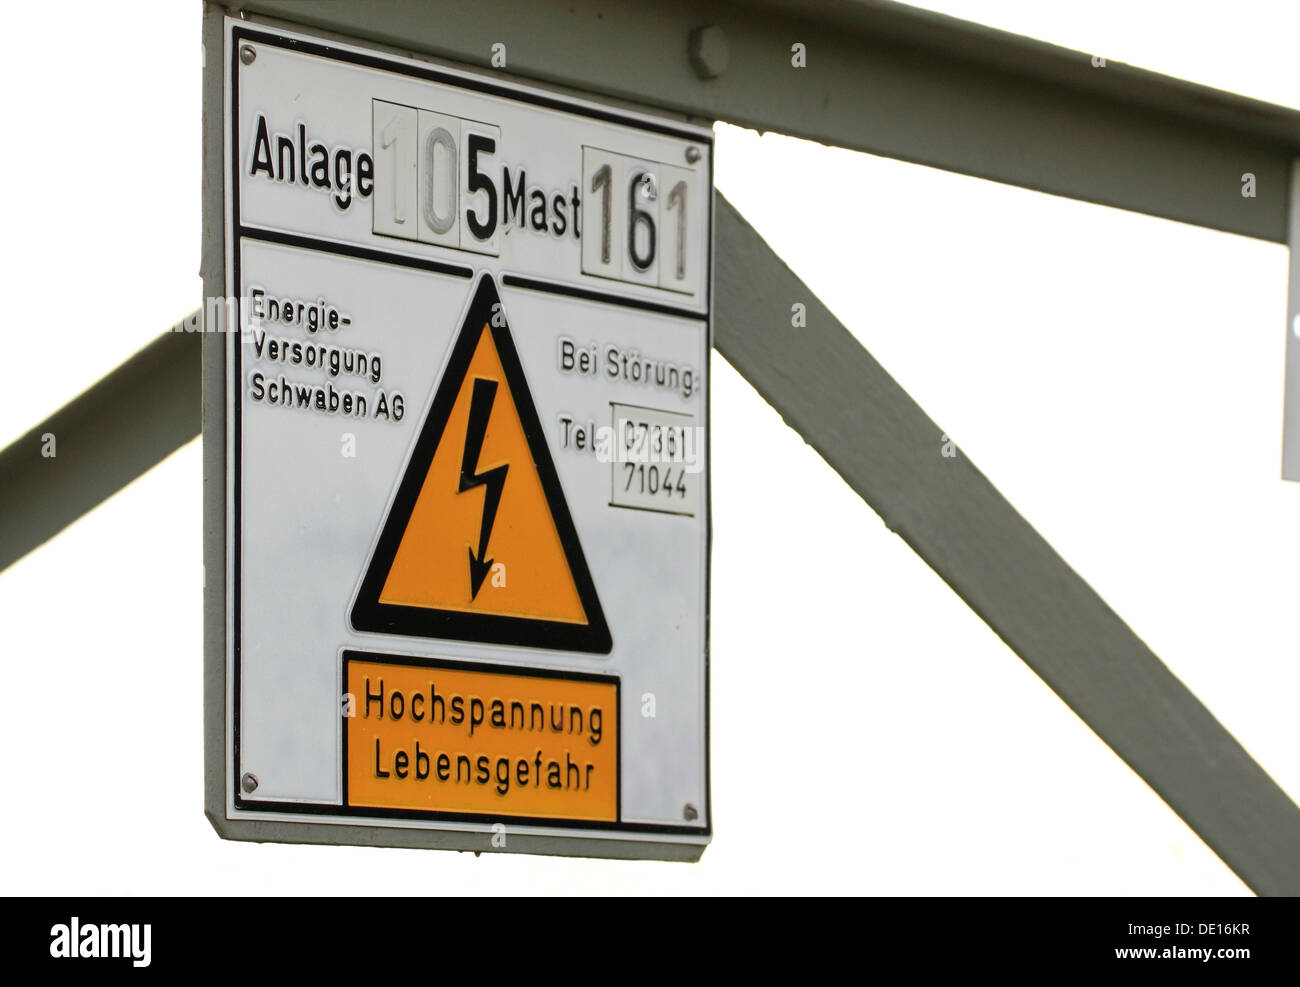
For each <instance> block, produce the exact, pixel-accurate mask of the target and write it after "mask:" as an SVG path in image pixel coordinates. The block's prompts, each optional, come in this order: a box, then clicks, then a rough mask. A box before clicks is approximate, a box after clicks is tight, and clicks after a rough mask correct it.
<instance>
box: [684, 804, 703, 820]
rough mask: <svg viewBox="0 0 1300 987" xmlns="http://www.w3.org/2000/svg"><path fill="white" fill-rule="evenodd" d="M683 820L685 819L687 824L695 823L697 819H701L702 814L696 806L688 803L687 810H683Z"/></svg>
mask: <svg viewBox="0 0 1300 987" xmlns="http://www.w3.org/2000/svg"><path fill="white" fill-rule="evenodd" d="M682 818H683V819H685V820H686V821H687V822H694V821H695V820H696V819H699V818H700V813H699V811H698V810H697V809H696V808H695V806H693V805H691V804H690V803H689V802H687V803H686V808H684V809H683V810H682Z"/></svg>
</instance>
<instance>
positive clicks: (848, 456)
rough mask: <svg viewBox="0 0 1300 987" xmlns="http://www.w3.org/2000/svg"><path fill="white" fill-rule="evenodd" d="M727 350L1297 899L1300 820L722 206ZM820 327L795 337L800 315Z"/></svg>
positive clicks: (1192, 807) (1174, 797) (1235, 851)
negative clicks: (799, 311) (800, 310)
mask: <svg viewBox="0 0 1300 987" xmlns="http://www.w3.org/2000/svg"><path fill="white" fill-rule="evenodd" d="M715 201H716V231H717V233H716V236H717V243H716V258H717V259H716V262H715V263H716V267H715V273H714V313H715V315H714V345H715V346H716V347H717V349H718V352H720V353H721V354H722V355H723V356H724V357H726V358H727V361H728V362H729V363H731V364H732V366H734V367H735V368H736V369H737V370H739V371H740V373H741V374H743V375H744V376H745V378H746V379H747V380H749V382H750V383H751V384H753V385H754V387H755V388H756V389H757V390H758V392H759V393H760V394H761V395H763V397H764V398H765V399H766V400H767V401H768V402H769V403H770V404H771V405H772V406H773V407H774V408H776V410H777V411H779V412H780V413H781V415H782V417H783V418H784V419H785V421H786V423H787V424H788V425H789V426H790V427H791V428H793V429H794V430H795V431H796V432H798V433H799V434H800V435H801V436H803V438H804V439H805V440H806V441H807V442H808V443H809V444H810V445H811V446H812V447H813V448H814V449H816V450H817V452H818V453H819V454H820V455H821V456H822V457H823V458H824V459H825V460H826V461H827V462H828V463H830V465H831V466H832V467H834V469H835V470H836V471H837V472H838V473H839V474H840V476H842V477H843V478H844V480H845V482H846V483H848V485H849V486H850V487H852V488H853V489H854V490H855V491H856V492H857V493H858V494H860V495H861V496H862V498H863V499H864V500H865V501H866V502H867V503H868V504H870V505H871V506H872V507H873V508H874V509H875V511H876V512H877V513H878V514H879V515H880V516H881V517H882V518H883V519H884V521H885V524H886V525H887V526H888V527H889V528H890V530H892V531H893V532H895V533H896V534H897V535H899V536H900V537H901V538H902V539H903V540H904V541H905V542H907V544H908V545H909V546H911V548H912V550H913V551H915V552H916V553H917V554H918V555H919V556H921V558H922V559H924V560H925V562H926V563H927V564H928V565H929V566H930V567H931V568H932V569H934V571H935V572H936V573H938V574H939V576H940V577H942V579H943V580H944V582H946V583H947V584H948V585H949V586H950V587H952V589H953V591H954V592H956V594H957V595H958V596H960V597H961V598H962V599H963V600H965V601H966V603H967V604H968V605H969V606H970V608H971V609H972V610H974V611H975V612H976V613H977V614H979V616H980V617H981V619H983V620H984V622H985V623H987V624H988V625H989V627H991V628H992V629H993V630H994V631H995V632H996V633H997V635H998V636H999V637H1001V638H1002V640H1003V641H1005V642H1006V643H1007V645H1008V646H1009V647H1010V648H1011V649H1012V650H1013V651H1015V652H1016V654H1018V655H1019V656H1020V657H1021V658H1022V659H1023V660H1024V662H1025V663H1026V664H1027V665H1029V667H1030V668H1032V669H1033V670H1034V671H1035V672H1036V673H1037V674H1038V675H1039V676H1040V677H1041V678H1042V679H1043V680H1044V681H1045V682H1046V683H1047V684H1048V685H1049V686H1050V687H1051V688H1052V689H1053V691H1055V692H1056V694H1057V695H1058V696H1060V697H1061V698H1062V699H1063V700H1065V702H1066V703H1067V704H1069V706H1070V707H1071V708H1072V709H1073V710H1074V711H1075V712H1076V713H1077V714H1078V715H1079V716H1080V717H1081V718H1082V719H1083V721H1084V722H1085V723H1087V724H1088V726H1090V727H1091V728H1092V729H1093V731H1094V732H1095V733H1096V734H1097V735H1098V736H1099V737H1101V739H1102V740H1104V741H1105V742H1106V744H1107V745H1109V746H1110V748H1111V749H1112V750H1113V751H1115V753H1116V754H1118V755H1119V756H1120V757H1121V758H1123V759H1124V760H1125V761H1126V762H1127V763H1128V765H1129V766H1130V767H1131V768H1132V769H1133V770H1134V771H1136V772H1137V773H1138V774H1139V775H1141V776H1142V778H1143V779H1145V780H1146V782H1147V784H1149V785H1150V786H1151V787H1152V788H1153V789H1155V791H1156V793H1157V794H1159V795H1160V797H1161V798H1163V799H1164V800H1165V801H1166V802H1167V803H1168V804H1169V806H1170V807H1171V808H1172V809H1173V810H1174V811H1175V812H1176V813H1178V815H1180V816H1181V817H1182V818H1183V820H1184V821H1185V822H1186V823H1187V824H1188V825H1189V826H1190V827H1191V828H1192V829H1193V830H1195V831H1196V832H1197V833H1198V834H1199V835H1200V837H1201V838H1202V839H1203V840H1204V841H1205V842H1206V843H1207V844H1208V845H1209V846H1210V848H1211V849H1213V850H1214V852H1215V853H1217V854H1218V855H1219V856H1220V857H1221V858H1222V859H1223V861H1224V863H1226V864H1227V865H1228V866H1229V867H1231V868H1232V870H1233V871H1235V872H1236V873H1237V875H1238V876H1239V877H1240V878H1241V879H1242V880H1243V881H1245V882H1246V884H1247V885H1249V886H1250V887H1251V888H1252V889H1253V890H1255V891H1256V892H1257V893H1259V894H1267V895H1297V894H1300V809H1298V808H1297V807H1296V806H1295V804H1294V803H1293V802H1292V801H1291V800H1290V799H1289V798H1288V797H1287V795H1286V793H1285V792H1283V791H1282V789H1281V788H1279V787H1278V785H1277V783H1276V782H1274V781H1273V779H1272V778H1270V777H1269V776H1268V774H1267V773H1266V772H1265V771H1264V769H1263V768H1261V767H1260V766H1259V765H1258V764H1256V763H1255V761H1254V760H1252V758H1251V756H1250V755H1249V754H1248V753H1246V751H1245V749H1244V748H1242V746H1241V745H1240V744H1239V743H1238V742H1237V741H1236V740H1235V739H1234V738H1233V737H1232V735H1231V734H1229V733H1228V731H1227V730H1225V729H1224V728H1223V726H1222V725H1221V724H1220V723H1219V722H1218V721H1217V720H1216V719H1215V718H1214V716H1213V715H1212V714H1211V713H1210V711H1209V710H1208V709H1206V708H1205V706H1204V705H1202V704H1201V702H1200V701H1199V700H1198V699H1197V698H1196V697H1195V696H1194V695H1192V693H1191V692H1190V691H1189V690H1188V689H1187V687H1186V686H1185V685H1183V684H1182V683H1181V682H1180V681H1178V679H1177V678H1175V677H1174V675H1173V673H1172V672H1170V671H1169V669H1168V668H1166V667H1165V665H1164V664H1163V663H1162V662H1161V661H1160V659H1159V658H1157V657H1156V656H1155V654H1153V653H1152V652H1151V650H1150V649H1149V648H1148V647H1147V646H1146V645H1145V644H1143V643H1142V641H1141V639H1140V638H1139V637H1138V636H1137V635H1136V634H1134V633H1133V631H1132V630H1130V629H1129V627H1128V626H1127V625H1126V624H1125V623H1124V622H1123V620H1121V619H1120V618H1119V617H1118V616H1117V615H1116V614H1115V613H1114V611H1112V610H1111V609H1110V608H1109V607H1108V606H1107V605H1106V603H1105V601H1103V600H1102V599H1101V597H1100V596H1098V595H1097V593H1096V592H1095V591H1094V590H1093V589H1092V588H1091V587H1090V586H1088V584H1087V583H1086V582H1084V581H1083V579H1082V578H1080V576H1079V575H1078V574H1077V573H1076V572H1075V571H1074V570H1073V569H1071V568H1070V567H1069V565H1067V564H1066V562H1065V561H1064V560H1063V559H1062V558H1061V557H1060V556H1059V555H1057V554H1056V552H1055V551H1054V550H1053V549H1052V547H1051V546H1050V545H1049V544H1048V543H1047V542H1046V541H1045V540H1044V539H1043V537H1042V536H1041V535H1040V534H1039V533H1038V532H1037V531H1035V530H1034V528H1033V527H1032V526H1031V525H1030V524H1029V522H1028V521H1026V520H1025V519H1024V518H1022V517H1021V516H1020V515H1019V514H1018V513H1017V512H1016V510H1015V508H1014V507H1012V506H1011V504H1009V503H1008V502H1007V501H1006V499H1005V498H1003V496H1002V495H1001V494H1000V493H998V491H997V489H996V488H995V487H994V486H993V484H991V483H990V482H989V481H988V480H987V479H986V478H985V477H984V475H983V474H982V473H981V472H980V471H979V470H978V469H977V468H976V467H975V465H974V464H973V463H971V462H970V460H968V459H966V458H965V456H964V455H962V454H960V452H959V453H958V455H957V456H956V457H955V458H945V457H944V456H942V455H941V448H942V440H941V436H942V434H943V433H942V430H941V429H940V427H939V426H938V425H936V424H935V423H934V422H933V421H931V419H930V418H929V416H927V415H926V413H925V412H924V411H923V410H922V409H921V408H920V407H919V406H918V405H917V404H916V402H915V401H913V400H912V399H911V398H910V397H909V396H908V395H907V393H906V392H905V391H904V390H903V389H902V388H901V387H900V386H899V385H898V384H897V383H896V382H895V381H894V380H893V378H891V377H890V376H889V374H888V373H886V372H885V370H884V369H883V368H882V367H881V366H880V364H878V363H877V362H876V361H875V360H874V359H872V357H871V354H869V353H868V352H867V351H866V350H865V349H864V348H863V347H862V345H861V344H860V343H859V342H858V341H857V340H856V339H855V338H854V337H853V335H852V334H851V333H849V331H848V330H847V329H845V328H844V326H843V325H842V324H841V323H840V322H839V321H838V320H837V319H836V318H835V316H834V315H832V314H831V313H830V311H829V310H828V309H827V308H826V307H825V306H824V305H822V303H821V302H819V301H818V300H817V297H816V296H815V295H814V294H813V293H812V292H811V291H810V290H809V289H808V288H807V286H805V285H804V283H803V282H802V281H800V280H799V278H798V277H797V276H796V275H795V274H794V273H793V272H792V271H791V270H790V269H789V268H788V267H786V265H785V264H784V263H783V262H782V261H781V259H780V258H779V257H778V256H777V255H776V254H775V253H773V252H772V250H771V248H770V247H768V246H767V244H766V243H764V242H763V240H762V239H761V238H760V237H759V235H758V234H757V233H756V232H755V231H754V229H753V228H752V227H751V226H750V225H749V224H748V223H747V222H745V220H744V218H743V217H741V216H740V214H739V213H737V212H736V210H735V209H734V208H733V207H732V206H731V205H730V204H729V203H728V202H727V201H726V200H725V199H724V198H723V197H722V196H721V195H720V194H719V195H716V197H715ZM795 302H802V303H804V304H805V305H806V306H807V313H806V314H807V325H806V327H804V328H799V329H792V328H791V327H790V307H791V305H792V304H794V303H795Z"/></svg>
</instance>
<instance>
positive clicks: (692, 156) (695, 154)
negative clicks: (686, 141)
mask: <svg viewBox="0 0 1300 987" xmlns="http://www.w3.org/2000/svg"><path fill="white" fill-rule="evenodd" d="M699 160H700V149H699V148H698V147H696V146H695V145H694V144H692V145H691V146H690V147H688V148H687V149H686V163H687V164H695V162H697V161H699Z"/></svg>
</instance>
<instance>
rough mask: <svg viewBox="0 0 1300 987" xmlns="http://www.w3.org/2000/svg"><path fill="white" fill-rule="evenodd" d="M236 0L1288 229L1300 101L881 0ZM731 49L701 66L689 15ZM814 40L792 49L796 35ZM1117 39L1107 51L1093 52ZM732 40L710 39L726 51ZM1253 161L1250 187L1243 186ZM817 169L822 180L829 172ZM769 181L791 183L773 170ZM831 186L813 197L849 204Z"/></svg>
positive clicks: (737, 115)
mask: <svg viewBox="0 0 1300 987" xmlns="http://www.w3.org/2000/svg"><path fill="white" fill-rule="evenodd" d="M228 8H229V9H231V10H236V11H247V12H251V13H255V14H256V13H260V14H264V15H268V16H272V17H276V18H278V19H281V20H283V21H286V22H291V23H297V24H299V25H308V26H311V27H313V28H317V29H322V30H325V31H328V32H334V33H337V34H338V35H340V36H346V37H354V38H360V39H365V40H366V41H368V42H370V43H373V44H377V45H381V46H385V47H389V48H392V49H395V50H398V51H402V52H407V53H415V54H422V55H433V56H436V57H440V58H446V59H452V60H455V61H459V62H464V63H468V64H470V65H476V66H481V67H488V68H490V56H491V53H492V46H493V45H494V44H496V43H498V42H500V43H502V44H505V46H506V56H507V68H508V71H509V72H510V73H511V74H513V75H516V76H519V77H522V78H533V79H539V80H542V81H544V82H547V83H551V84H559V85H562V86H567V87H571V88H573V89H576V90H581V91H585V92H590V93H596V94H599V95H601V96H604V97H607V98H614V99H618V100H624V101H629V102H632V103H641V104H650V105H653V106H656V107H659V108H662V109H667V110H670V111H675V112H680V113H685V114H689V115H692V116H694V117H697V118H699V119H703V120H725V121H728V122H731V123H736V124H741V125H743V126H747V127H756V128H758V129H760V130H775V131H780V132H782V133H786V134H792V135H794V136H797V137H805V138H809V139H811V140H816V141H822V142H824V143H827V144H836V145H841V146H843V147H849V148H855V149H857V150H860V151H870V152H872V153H874V154H880V155H885V156H887V157H893V158H899V159H902V160H904V161H911V162H915V163H917V164H923V165H930V166H933V167H936V168H944V169H947V170H950V171H956V172H961V173H964V174H968V175H976V176H978V177H981V178H987V179H992V180H994V181H999V182H1006V183H1009V184H1013V185H1020V186H1024V187H1026V188H1031V189H1037V190H1039V191H1042V192H1049V193H1053V194H1057V195H1064V196H1069V197H1072V198H1076V199H1082V200H1086V201H1088V202H1096V203H1101V204H1104V205H1109V206H1118V207H1121V208H1124V209H1131V210H1135V211H1137V212H1143V213H1149V214H1151V215H1154V216H1162V217H1165V218H1169V219H1175V220H1180V221H1183V222H1187V223H1194V224H1197V225H1200V226H1206V227H1211V228H1214V229H1219V230H1226V231H1228V232H1232V233H1240V234H1244V235H1246V236H1252V237H1258V238H1262V239H1265V240H1273V241H1276V242H1279V243H1285V242H1286V233H1287V201H1288V196H1289V182H1290V165H1291V160H1292V158H1293V157H1296V156H1300V113H1297V112H1296V111H1294V110H1290V109H1285V108H1283V107H1278V106H1273V105H1270V104H1267V103H1261V102H1258V101H1255V100H1249V99H1245V98H1242V97H1240V96H1235V95H1231V94H1228V93H1224V92H1219V91H1216V90H1213V89H1209V88H1207V87H1204V86H1198V85H1194V84H1192V83H1188V82H1183V81H1181V80H1177V79H1172V78H1169V77H1166V76H1162V75H1158V74H1156V73H1152V72H1146V71H1143V70H1141V69H1137V68H1133V67H1131V66H1127V65H1123V64H1120V63H1118V62H1112V61H1107V62H1106V65H1105V67H1104V68H1102V67H1099V66H1098V67H1094V65H1093V58H1092V55H1090V54H1086V53H1082V52H1077V51H1070V50H1068V49H1065V48H1059V47H1056V46H1053V45H1048V44H1044V43H1042V42H1038V41H1032V40H1030V39H1027V38H1022V37H1019V36H1017V35H1013V34H1008V33H1006V32H1002V31H996V30H993V29H991V28H986V27H983V26H981V25H978V24H971V23H968V22H965V21H960V20H956V19H954V18H951V17H945V16H943V15H940V14H933V13H930V12H928V11H922V10H917V9H915V8H912V7H906V6H903V5H901V4H896V3H886V2H879V0H653V2H649V0H530V2H529V3H518V2H517V0H371V2H369V3H366V4H355V3H339V2H337V0H232V2H231V3H230V4H228ZM703 25H716V26H719V27H721V28H722V30H723V32H724V33H725V35H726V39H727V43H728V44H727V47H728V49H729V57H728V58H727V59H725V60H726V62H727V65H726V67H725V69H724V70H723V71H721V73H720V74H719V75H717V77H716V78H709V79H702V78H701V77H700V76H699V75H698V74H697V73H696V71H695V69H693V68H692V64H691V59H690V57H689V54H688V39H689V37H690V34H691V31H692V30H693V29H694V28H697V27H700V26H703ZM796 43H798V44H802V45H804V46H806V52H807V66H806V67H805V68H794V67H793V66H792V64H791V46H792V45H794V44H796ZM1098 54H1099V55H1103V56H1104V54H1105V53H1104V52H1100V53H1098ZM717 61H718V58H716V57H715V59H714V62H717ZM1247 173H1250V174H1253V175H1254V176H1255V179H1256V196H1255V197H1254V198H1244V197H1243V196H1242V194H1241V191H1242V176H1243V175H1244V174H1247ZM805 181H806V185H807V187H809V188H812V187H814V186H816V185H817V184H818V178H817V176H816V175H808V176H805ZM773 194H774V195H777V194H780V195H793V194H795V193H794V192H793V191H789V190H778V189H773ZM853 194H854V193H853V189H851V188H845V189H838V190H835V189H832V190H827V192H826V193H825V194H824V195H822V196H819V197H818V198H817V201H818V202H819V203H821V205H820V206H819V208H831V209H833V208H834V207H835V198H836V195H840V196H846V197H848V196H852V195H853Z"/></svg>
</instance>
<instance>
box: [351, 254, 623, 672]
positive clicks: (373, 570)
mask: <svg viewBox="0 0 1300 987" xmlns="http://www.w3.org/2000/svg"><path fill="white" fill-rule="evenodd" d="M500 301H501V296H500V294H499V293H498V291H497V286H496V282H495V280H493V278H492V275H491V274H487V273H484V274H482V275H481V276H480V277H479V282H478V284H477V285H476V286H475V288H474V294H473V297H472V300H471V301H470V304H469V309H468V310H467V311H466V313H465V318H464V320H463V321H462V322H461V326H460V330H459V331H458V332H457V334H456V342H455V344H454V345H453V347H452V351H451V356H450V358H449V359H448V361H447V366H446V369H445V370H443V373H442V379H441V380H440V381H439V382H438V389H437V391H436V393H435V394H434V398H433V403H432V404H431V405H430V406H429V412H428V414H427V415H426V416H425V419H424V423H423V424H422V425H421V426H420V434H419V438H418V439H416V443H415V448H414V449H413V450H412V452H411V455H410V456H409V457H408V458H407V461H406V468H405V471H404V473H403V474H402V480H401V483H400V484H399V485H398V489H397V494H396V495H395V496H394V498H393V501H392V505H391V506H390V507H389V509H388V514H387V516H386V517H385V518H384V523H383V526H382V527H381V529H380V535H379V541H378V542H377V543H376V545H375V549H374V552H373V553H372V554H371V557H370V561H369V562H368V563H367V566H366V575H365V578H364V579H362V581H361V586H360V587H359V588H358V590H357V595H356V599H355V600H354V601H353V604H352V610H351V614H350V622H351V625H352V629H353V630H356V631H369V632H373V633H378V634H401V635H405V636H407V637H422V638H446V639H450V640H457V641H470V642H475V643H483V644H508V645H515V646H518V647H527V648H546V649H548V650H553V651H585V652H593V653H596V654H609V652H610V651H611V650H612V648H613V639H612V638H611V637H610V633H609V625H608V624H607V623H606V622H605V611H604V610H603V608H602V607H601V605H600V597H599V595H598V594H597V592H596V585H595V583H594V582H593V581H592V578H591V572H590V570H589V569H588V568H587V557H586V556H585V555H584V554H583V551H582V544H581V543H580V542H579V540H578V532H577V529H576V528H575V527H574V525H573V517H572V516H571V515H570V514H569V504H568V501H567V500H565V497H564V488H563V487H562V486H561V485H560V478H559V475H558V474H557V473H556V472H555V463H554V462H553V461H552V459H551V452H550V448H549V446H548V445H547V442H546V433H545V432H544V430H543V429H542V423H541V421H540V420H539V419H538V417H537V409H536V407H534V405H533V397H532V392H531V390H530V389H529V387H528V380H527V378H526V377H525V375H524V368H523V365H522V364H521V363H520V361H519V353H518V351H517V350H516V349H515V344H514V339H513V338H512V337H511V335H510V328H509V321H508V319H507V318H506V317H505V307H504V306H502V307H501V309H500V319H499V321H500V322H501V325H499V326H498V325H494V324H493V319H492V316H493V314H494V313H493V306H495V305H497V304H499V303H500ZM485 323H486V325H487V331H489V332H491V333H492V341H493V342H494V343H495V344H496V348H497V354H498V356H499V357H500V359H501V367H502V369H503V370H504V371H505V375H506V382H507V384H509V386H510V394H511V397H512V398H513V399H514V403H515V408H516V409H517V411H518V413H519V421H520V424H521V425H522V426H523V429H524V437H525V438H526V439H527V441H528V449H529V451H530V452H531V453H532V457H533V462H534V463H535V464H536V466H537V474H538V476H539V477H540V478H541V481H542V490H543V492H544V493H545V495H546V501H547V504H548V505H549V506H550V508H551V516H552V518H553V519H554V521H555V528H556V531H557V532H558V533H559V536H560V544H561V546H562V547H563V549H564V554H565V558H566V560H567V561H568V564H569V571H570V572H571V573H572V574H573V581H574V584H575V586H576V587H577V590H578V597H579V599H580V600H581V601H582V608H583V610H584V611H585V613H586V615H587V623H586V624H570V623H563V622H559V621H549V620H538V619H535V618H529V617H509V616H502V615H499V614H481V613H468V612H464V611H460V610H436V609H431V608H425V607H411V606H403V605H398V604H393V603H381V602H380V600H379V594H380V592H381V591H382V590H383V587H384V582H385V581H386V580H387V578H388V572H389V570H390V569H391V568H392V565H393V560H394V558H395V557H396V555H397V549H398V546H399V545H400V544H401V540H402V536H403V535H404V534H405V532H406V525H407V522H408V520H409V519H410V516H411V512H412V511H413V510H414V509H415V503H416V500H417V499H418V498H419V495H420V489H421V488H422V487H423V485H424V478H425V476H426V475H427V474H428V472H429V467H430V465H431V464H432V463H433V456H434V453H435V452H436V451H437V449H438V443H439V442H440V441H441V440H442V435H443V432H444V430H445V429H446V427H447V421H448V419H449V418H450V417H451V411H452V408H453V407H454V406H455V403H456V397H457V395H458V394H459V393H460V388H461V385H462V383H463V381H464V378H465V374H466V373H467V372H468V371H469V364H470V361H471V360H472V359H473V356H474V350H475V348H476V347H477V345H478V341H479V337H480V332H479V328H478V327H480V326H483V325H484V324H485ZM398 519H400V521H398Z"/></svg>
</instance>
